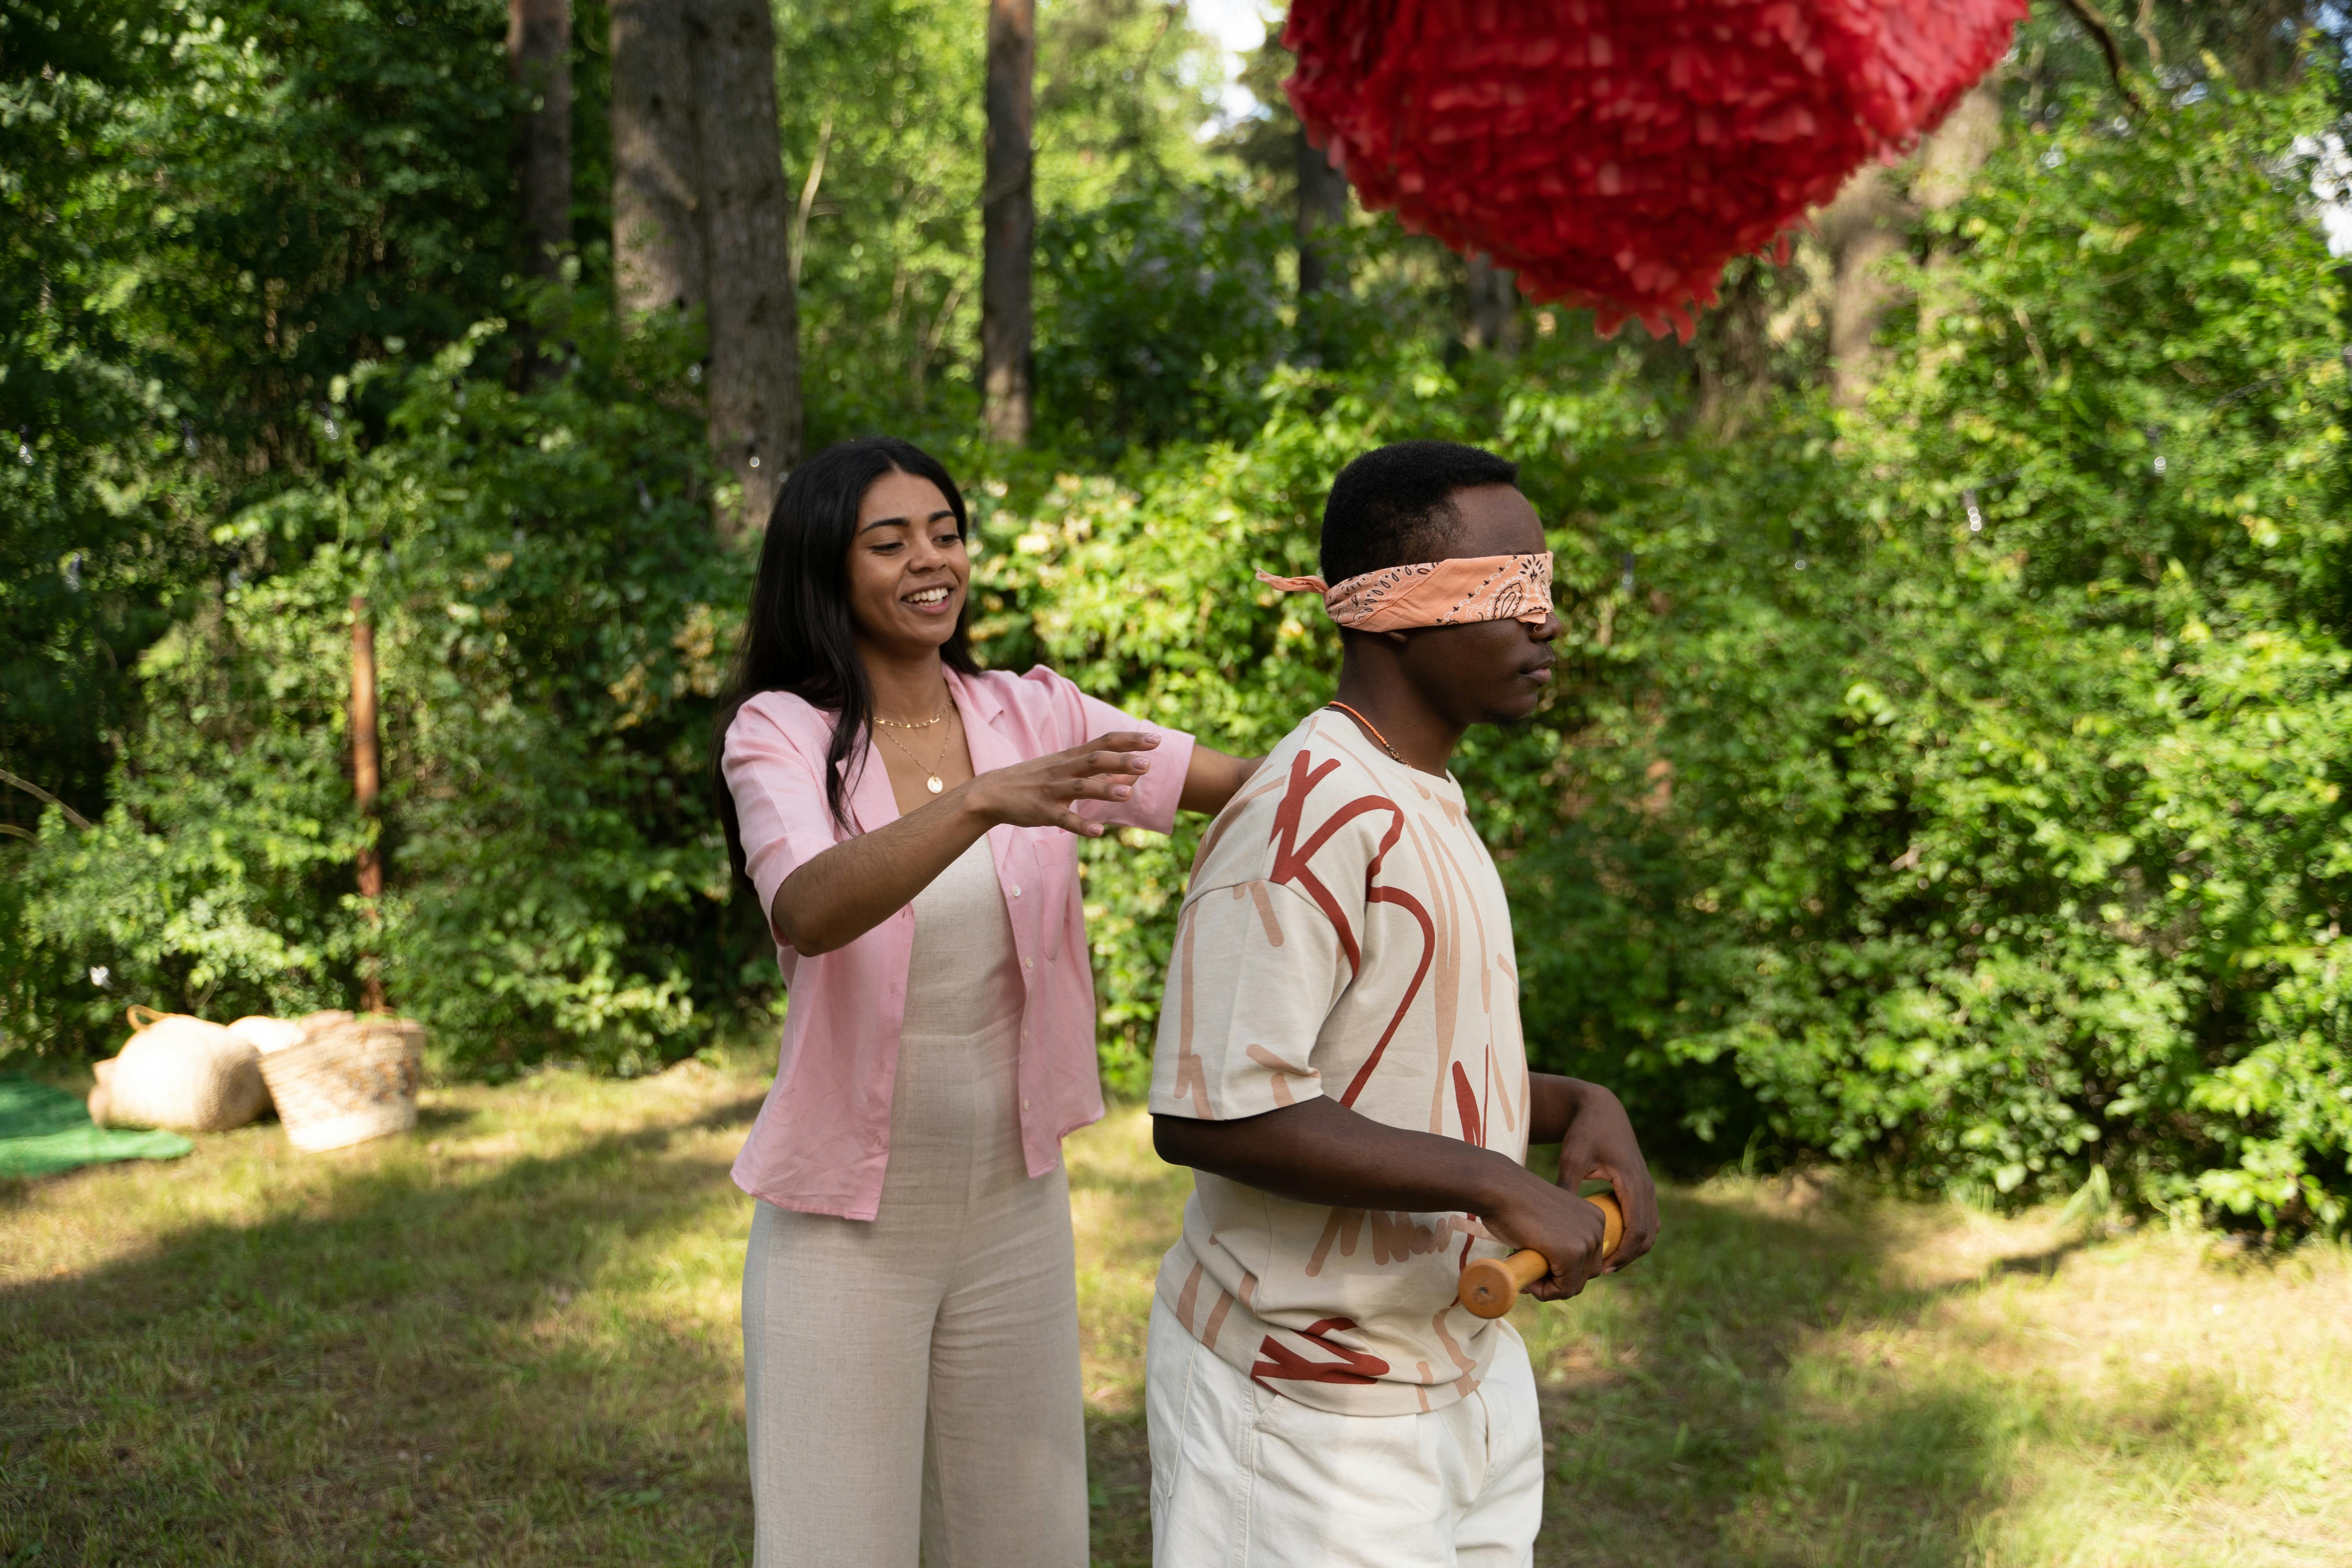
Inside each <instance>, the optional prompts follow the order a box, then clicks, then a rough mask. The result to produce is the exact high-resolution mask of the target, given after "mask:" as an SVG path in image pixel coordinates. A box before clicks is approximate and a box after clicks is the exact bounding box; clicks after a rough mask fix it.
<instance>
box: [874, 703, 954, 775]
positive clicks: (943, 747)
mask: <svg viewBox="0 0 2352 1568" xmlns="http://www.w3.org/2000/svg"><path fill="white" fill-rule="evenodd" d="M946 717H947V712H946V710H940V716H939V719H933V720H931V721H929V723H924V724H899V725H896V726H894V728H897V729H901V730H928V729H929V728H930V727H931V725H932V724H936V723H938V722H939V721H940V719H944V718H946ZM883 722H884V723H888V722H889V721H888V720H887V719H886V720H884V721H883ZM874 732H875V733H876V734H877V735H880V736H881V737H882V738H883V739H884V740H886V741H887V742H890V743H891V744H892V745H894V746H896V747H898V750H899V751H901V752H905V753H906V757H907V760H908V762H910V763H914V764H915V765H916V766H917V767H919V768H920V769H922V770H923V772H924V773H926V774H928V775H929V776H928V777H926V778H925V779H924V780H923V787H924V788H925V789H927V790H929V791H930V792H931V793H932V794H933V795H937V794H939V793H940V791H941V790H943V789H945V788H947V787H948V784H947V780H945V779H943V778H941V777H940V768H941V767H942V766H943V765H945V763H946V762H947V760H948V747H949V746H950V745H952V744H954V743H955V737H954V736H953V735H950V736H949V737H948V738H947V739H946V740H944V741H942V742H940V754H939V759H938V760H937V761H936V762H929V763H926V762H925V761H923V759H922V758H920V757H919V756H917V755H915V753H914V752H913V751H912V750H910V749H909V748H908V745H907V742H904V741H901V740H900V739H898V736H896V735H892V734H888V733H887V732H885V731H880V730H877V731H874Z"/></svg>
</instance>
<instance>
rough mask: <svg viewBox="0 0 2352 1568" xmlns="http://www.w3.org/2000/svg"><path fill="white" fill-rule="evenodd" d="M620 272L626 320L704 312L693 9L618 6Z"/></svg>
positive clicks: (616, 251)
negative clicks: (689, 21)
mask: <svg viewBox="0 0 2352 1568" xmlns="http://www.w3.org/2000/svg"><path fill="white" fill-rule="evenodd" d="M611 47H612V58H613V264H614V266H613V269H614V274H615V280H616V282H617V284H618V287H619V290H620V296H621V309H622V310H623V312H624V314H625V315H632V316H641V315H645V314H646V313H647V312H649V311H654V310H692V309H694V308H695V307H697V306H698V305H701V304H703V303H705V300H706V294H707V290H706V289H705V286H704V279H705V278H706V277H707V276H708V273H707V270H706V268H704V266H703V236H702V221H701V215H700V213H699V211H698V208H699V206H700V192H701V189H702V173H701V160H700V158H699V157H698V154H697V152H696V148H695V124H694V73H693V68H692V60H691V53H690V49H689V45H688V36H687V27H686V4H685V0H613V24H612V46H611Z"/></svg>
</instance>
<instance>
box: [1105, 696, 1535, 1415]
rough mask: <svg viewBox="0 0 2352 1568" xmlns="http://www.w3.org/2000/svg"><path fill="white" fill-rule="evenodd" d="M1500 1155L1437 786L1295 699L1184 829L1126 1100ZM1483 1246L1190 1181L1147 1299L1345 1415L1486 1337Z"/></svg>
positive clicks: (1458, 810)
mask: <svg viewBox="0 0 2352 1568" xmlns="http://www.w3.org/2000/svg"><path fill="white" fill-rule="evenodd" d="M1318 1094H1326V1095H1331V1096H1335V1097H1337V1098H1338V1100H1339V1102H1340V1103H1341V1104H1342V1105H1346V1106H1349V1107H1350V1108H1352V1109H1353V1110H1356V1111H1357V1112H1358V1113H1359V1114H1360V1115H1363V1116H1368V1117H1370V1118H1371V1119H1372V1120H1373V1121H1382V1122H1386V1123H1388V1124H1389V1125H1390V1126H1392V1127H1407V1128H1411V1129H1412V1130H1414V1131H1422V1132H1433V1133H1440V1134H1443V1135H1444V1136H1445V1137H1448V1138H1460V1139H1464V1140H1465V1141H1467V1142H1473V1143H1477V1144H1480V1145H1482V1146H1484V1147H1486V1148H1489V1149H1495V1150H1498V1151H1500V1152H1503V1153H1505V1154H1507V1155H1509V1156H1510V1157H1511V1158H1512V1159H1514V1160H1520V1161H1524V1160H1525V1159H1526V1156H1527V1145H1528V1127H1527V1121H1528V1066H1527V1054H1526V1050H1525V1048H1524V1047H1523V1045H1522V1043H1521V1041H1520V1038H1519V994H1518V973H1517V968H1516V967H1515V965H1514V963H1513V960H1512V955H1511V916H1510V910H1509V907H1508V906H1507V904H1506V903H1505V901H1504V898H1503V884H1502V880H1501V879H1500V878H1499V877H1497V876H1496V872H1495V863H1494V861H1493V859H1492V858H1490V857H1489V856H1488V855H1487V853H1486V846H1485V845H1484V844H1482V843H1480V842H1479V840H1478V836H1477V834H1476V833H1475V832H1474V831H1472V829H1471V826H1470V822H1469V819H1468V817H1467V816H1466V815H1465V812H1464V810H1463V805H1462V790H1461V786H1460V785H1458V784H1455V783H1454V781H1453V780H1452V779H1451V778H1436V777H1433V776H1431V775H1430V774H1427V773H1420V772H1417V771H1415V770H1414V769H1412V768H1410V767H1407V766H1405V765H1404V764H1403V763H1398V762H1395V761H1392V760H1391V759H1390V758H1389V757H1387V756H1385V755H1383V754H1382V753H1381V752H1380V751H1379V750H1378V749H1377V748H1376V747H1375V746H1374V745H1373V744H1372V742H1370V740H1368V739H1366V738H1365V736H1364V734H1363V732H1362V731H1360V730H1359V729H1357V728H1356V726H1355V725H1354V724H1353V723H1352V722H1350V721H1349V720H1348V719H1347V718H1346V717H1344V716H1343V715H1341V714H1339V713H1336V712H1334V711H1332V710H1328V709H1323V710H1318V711H1317V712H1316V713H1315V714H1313V715H1312V716H1311V717H1309V718H1308V719H1307V720H1306V721H1304V722H1303V723H1301V724H1300V725H1299V726H1298V727H1297V729H1296V730H1293V731H1291V732H1290V733H1289V735H1287V736H1286V737H1285V738H1284V740H1283V742H1282V743H1281V744H1280V745H1278V746H1276V748H1275V749H1274V751H1273V752H1272V753H1271V754H1270V755H1268V756H1267V758H1266V760H1265V763H1263V764H1262V765H1261V766H1260V767H1259V769H1258V772H1257V773H1256V774H1255V776H1253V777H1252V778H1251V780H1250V782H1249V784H1248V785H1247V786H1246V787H1245V788H1244V790H1243V792H1242V793H1241V794H1240V795H1236V796H1235V797H1234V800H1233V802H1232V804H1230V805H1227V806H1226V807H1225V809H1224V810H1223V812H1221V813H1220V814H1219V815H1218V816H1217V819H1216V821H1215V822H1214V823H1213V824H1212V825H1211V826H1210V828H1209V831H1208V833H1207V835H1206V836H1205V837H1203V838H1202V841H1201V852H1200V854H1199V856H1198V857H1197V858H1195V859H1194V861H1193V864H1192V886H1191V888H1190V889H1189V890H1188V891H1187V893H1186V894H1185V899H1184V907H1183V910H1182V913H1181V916H1180V918H1179V920H1178V921H1177V928H1176V951H1175V954H1174V958H1173V962H1172V963H1171V973H1170V976H1169V985H1168V991H1167V994H1166V996H1165V997H1164V998H1163V1000H1162V1002H1161V1005H1160V1036H1159V1042H1158V1045H1157V1046H1156V1047H1155V1054H1154V1058H1153V1061H1152V1073H1151V1110H1152V1111H1153V1113H1154V1114H1155V1115H1160V1116H1190V1117H1199V1118H1206V1119H1210V1120H1224V1121H1232V1120H1235V1119H1238V1118H1241V1117H1246V1116H1256V1115H1261V1114H1263V1113H1265V1112H1266V1111H1269V1110H1276V1109H1278V1108H1280V1107H1282V1106H1286V1105H1291V1104H1295V1103H1297V1101H1298V1100H1305V1099H1307V1098H1309V1097H1311V1096H1314V1095H1318ZM1506 1251H1507V1249H1506V1248H1505V1247H1502V1246H1501V1245H1500V1244H1499V1243H1496V1242H1495V1241H1492V1240H1489V1239H1486V1238H1485V1236H1484V1232H1483V1231H1481V1230H1479V1229H1477V1228H1476V1227H1475V1221H1473V1220H1472V1219H1471V1218H1470V1216H1468V1215H1459V1214H1405V1213H1389V1212H1384V1211H1381V1210H1377V1209H1374V1210H1365V1209H1343V1208H1333V1207H1330V1206H1329V1205H1322V1204H1306V1203H1297V1202H1293V1201H1291V1200H1289V1199H1286V1198H1279V1197H1276V1196H1273V1195H1272V1194H1267V1193H1264V1192H1261V1191H1259V1190H1258V1189H1256V1188H1255V1187H1250V1186H1244V1185H1243V1184H1240V1183H1238V1182H1234V1181H1229V1180H1227V1179H1226V1178H1224V1177H1222V1176H1217V1175H1213V1174H1211V1173H1208V1172H1205V1171H1202V1172H1197V1173H1194V1177H1193V1187H1192V1199H1191V1200H1190V1201H1189V1202H1188V1203H1187V1204H1186V1205H1185V1207H1184V1235H1183V1238H1182V1239H1181V1240H1180V1241H1178V1242H1177V1243H1176V1245H1175V1246H1174V1247H1171V1248H1170V1249H1169V1252H1168V1257H1167V1258H1166V1260H1165V1261H1164V1262H1163V1263H1162V1264H1161V1265H1160V1299H1161V1300H1164V1301H1166V1302H1167V1303H1168V1306H1169V1309H1170V1310H1172V1311H1173V1312H1174V1313H1175V1314H1176V1316H1177V1318H1178V1319H1179V1320H1181V1321H1182V1322H1183V1324H1184V1326H1185V1327H1186V1328H1188V1329H1190V1330H1191V1331H1192V1333H1193V1335H1194V1336H1195V1337H1196V1338H1198V1339H1199V1340H1200V1341H1201V1342H1202V1343H1203V1344H1205V1345H1207V1346H1208V1347H1209V1348H1210V1349H1211V1350H1213V1351H1214V1352H1216V1353H1217V1354H1218V1355H1220V1356H1222V1357H1223V1358H1224V1359H1225V1360H1226V1361H1227V1362H1229V1363H1232V1364H1233V1365H1234V1366H1236V1367H1239V1368H1240V1369H1242V1371H1244V1373H1248V1374H1249V1375H1250V1376H1252V1377H1254V1378H1255V1379H1256V1380H1257V1381H1258V1382H1259V1383H1260V1384H1262V1385H1264V1386H1265V1387H1266V1388H1269V1389H1272V1390H1273V1391H1274V1392H1276V1393H1277V1394H1283V1395H1285V1396H1286V1397H1288V1398H1292V1399H1296V1400H1297V1401H1298V1402H1299V1403H1301V1404H1303V1405H1312V1406H1314V1407H1315V1408H1317V1409H1320V1410H1330V1411H1337V1412H1339V1413H1341V1414H1345V1415H1404V1414H1409V1413H1411V1412H1413V1411H1420V1410H1432V1409H1436V1408H1438V1407H1440V1406H1443V1405H1450V1404H1452V1403H1453V1402H1454V1400H1456V1399H1459V1398H1461V1397H1463V1396H1464V1395H1465V1394H1468V1393H1470V1391H1471V1390H1473V1389H1475V1387H1477V1386H1478V1384H1479V1382H1480V1381H1481V1380H1482V1379H1483V1378H1484V1376H1485V1375H1486V1368H1487V1366H1488V1364H1489V1363H1490V1362H1491V1361H1492V1359H1493V1356H1494V1353H1495V1347H1496V1343H1497V1342H1498V1339H1497V1336H1500V1335H1504V1334H1508V1333H1510V1332H1511V1329H1510V1327H1509V1326H1508V1325H1507V1323H1505V1322H1503V1321H1500V1320H1496V1321H1491V1322H1489V1321H1484V1320H1481V1319H1479V1318H1476V1317H1474V1316H1473V1315H1471V1314H1470V1313H1469V1312H1467V1311H1465V1310H1463V1309H1462V1308H1461V1307H1459V1306H1457V1305H1456V1304H1455V1302H1454V1293H1455V1291H1456V1289H1458V1288H1459V1286H1460V1275H1461V1270H1462V1266H1463V1265H1464V1264H1465V1262H1467V1261H1468V1260H1469V1259H1470V1258H1478V1257H1499V1256H1502V1255H1503V1254H1504V1253H1505V1252H1506Z"/></svg>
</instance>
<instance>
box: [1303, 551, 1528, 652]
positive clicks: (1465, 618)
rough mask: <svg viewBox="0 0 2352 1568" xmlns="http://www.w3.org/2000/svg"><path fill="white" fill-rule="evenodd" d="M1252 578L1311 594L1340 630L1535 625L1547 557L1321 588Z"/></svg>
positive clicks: (1383, 575)
mask: <svg viewBox="0 0 2352 1568" xmlns="http://www.w3.org/2000/svg"><path fill="white" fill-rule="evenodd" d="M1257 580H1258V581H1259V582H1261V583H1264V584H1268V585H1269V586H1271V587H1275V588H1279V589H1280V590H1282V591H1283V592H1284V593H1286V594H1301V593H1307V592H1309V591H1312V592H1314V593H1318V594H1320V595H1323V607H1324V609H1325V610H1327V611H1328V612H1329V614H1330V616H1331V618H1332V619H1333V620H1334V621H1337V622H1338V623H1339V625H1341V626H1349V627H1352V628H1354V629H1355V630H1357V631H1360V632H1390V631H1405V630H1408V629H1410V628H1412V627H1413V626H1463V625H1466V624H1467V623H1469V622H1471V621H1525V622H1527V623H1528V625H1529V626H1541V625H1542V624H1543V623H1544V621H1545V620H1546V619H1547V618H1548V617H1549V616H1550V615H1551V552H1550V551H1549V550H1547V551H1545V552H1543V553H1541V554H1540V555H1465V556H1460V557H1457V558H1455V559H1454V560H1452V561H1424V562H1422V563H1418V564H1416V565H1412V566H1384V567H1382V568H1381V570H1380V571H1378V572H1367V573H1365V574H1363V575H1362V576H1360V577H1349V578H1347V579H1345V580H1343V581H1341V582H1340V583H1339V584H1334V585H1327V584H1325V583H1324V581H1323V579H1322V578H1320V577H1276V576H1274V575H1272V574H1269V573H1265V572H1261V573H1259V574H1257Z"/></svg>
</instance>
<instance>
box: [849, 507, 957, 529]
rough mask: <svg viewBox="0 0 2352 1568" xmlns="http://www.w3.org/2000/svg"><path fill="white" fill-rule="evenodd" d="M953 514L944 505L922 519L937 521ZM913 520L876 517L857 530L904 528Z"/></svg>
mask: <svg viewBox="0 0 2352 1568" xmlns="http://www.w3.org/2000/svg"><path fill="white" fill-rule="evenodd" d="M954 516H955V513H954V512H953V511H951V510H949V509H948V508H946V507H941V508H940V510H937V511H935V512H933V513H931V515H930V516H929V517H927V518H925V519H923V521H925V522H937V521H940V519H941V518H952V517H954ZM913 521H915V520H914V519H913V518H911V517H877V518H876V519H875V520H874V521H872V522H869V523H866V524H864V525H862V526H861V527H860V528H859V529H858V532H860V533H867V532H871V531H873V530H875V529H877V528H904V527H906V526H908V524H909V523H911V522H913Z"/></svg>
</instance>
